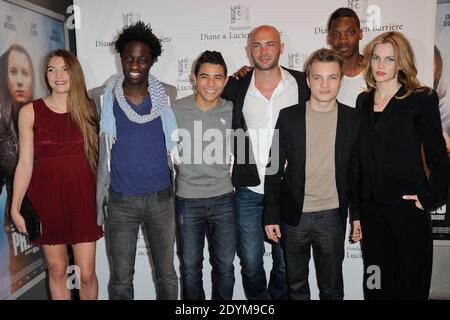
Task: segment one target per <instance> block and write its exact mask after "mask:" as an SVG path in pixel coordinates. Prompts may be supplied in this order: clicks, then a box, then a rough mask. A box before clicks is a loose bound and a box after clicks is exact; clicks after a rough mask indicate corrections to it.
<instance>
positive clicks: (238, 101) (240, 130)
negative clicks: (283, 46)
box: [222, 67, 310, 187]
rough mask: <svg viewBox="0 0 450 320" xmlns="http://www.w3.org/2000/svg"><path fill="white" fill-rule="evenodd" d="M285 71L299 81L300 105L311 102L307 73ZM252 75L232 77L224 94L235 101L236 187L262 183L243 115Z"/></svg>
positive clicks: (233, 125) (223, 95) (233, 123)
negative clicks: (238, 77)
mask: <svg viewBox="0 0 450 320" xmlns="http://www.w3.org/2000/svg"><path fill="white" fill-rule="evenodd" d="M283 69H284V70H286V71H288V72H289V73H290V74H291V75H292V76H293V77H294V78H295V80H296V81H297V86H298V103H302V102H305V101H307V100H309V95H310V91H309V88H308V85H307V83H306V77H305V73H304V72H301V71H296V70H291V69H287V68H284V67H283ZM252 75H253V70H252V71H250V72H249V73H247V74H246V75H245V77H243V78H240V79H239V80H236V79H235V78H233V77H230V78H229V80H228V83H227V85H226V86H225V89H224V91H223V93H222V98H224V99H227V100H231V101H233V105H234V107H233V120H232V129H233V130H234V132H235V136H234V139H233V151H234V164H233V173H232V182H233V185H234V186H235V187H248V186H257V185H259V184H260V183H261V181H260V179H259V176H258V170H257V168H256V164H255V160H254V155H253V151H252V148H251V145H250V143H251V142H250V138H249V136H248V134H247V125H246V123H245V119H244V115H243V113H242V109H243V108H244V100H245V96H246V94H247V90H248V87H249V86H250V82H251V79H252Z"/></svg>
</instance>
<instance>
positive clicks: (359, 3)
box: [347, 0, 405, 32]
mask: <svg viewBox="0 0 450 320" xmlns="http://www.w3.org/2000/svg"><path fill="white" fill-rule="evenodd" d="M347 6H348V7H349V8H351V9H353V10H354V11H355V12H356V14H357V15H358V17H359V20H360V22H361V29H362V30H363V32H387V31H402V30H403V29H404V27H405V26H404V25H403V24H398V23H395V22H387V23H386V21H383V19H382V11H381V8H380V6H378V5H374V4H372V5H369V0H348V5H347Z"/></svg>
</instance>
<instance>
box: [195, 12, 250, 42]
mask: <svg viewBox="0 0 450 320" xmlns="http://www.w3.org/2000/svg"><path fill="white" fill-rule="evenodd" d="M227 16H228V15H224V18H226V17H227ZM229 18H230V20H229V27H228V30H223V32H202V33H200V41H224V40H242V39H247V38H248V35H249V33H250V31H251V30H252V29H253V26H252V24H251V19H250V5H249V4H248V3H239V4H236V5H232V6H230V11H229Z"/></svg>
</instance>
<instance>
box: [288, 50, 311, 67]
mask: <svg viewBox="0 0 450 320" xmlns="http://www.w3.org/2000/svg"><path fill="white" fill-rule="evenodd" d="M306 58H307V55H306V54H305V53H301V52H299V51H295V52H289V53H288V66H289V69H295V70H303V66H304V65H305V61H306Z"/></svg>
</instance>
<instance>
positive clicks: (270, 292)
mask: <svg viewBox="0 0 450 320" xmlns="http://www.w3.org/2000/svg"><path fill="white" fill-rule="evenodd" d="M236 190H237V191H236V197H235V201H236V210H237V216H238V255H239V258H240V260H241V266H242V270H241V274H242V284H243V287H244V292H245V296H246V297H247V299H248V300H269V299H288V285H287V279H286V266H285V263H284V257H283V251H282V249H281V246H280V244H272V259H273V265H272V271H271V272H270V280H269V287H267V280H266V272H265V270H264V260H263V257H264V253H265V248H264V230H263V226H262V214H263V198H264V195H263V194H259V193H256V192H253V191H251V190H250V189H248V188H237V189H236Z"/></svg>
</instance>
